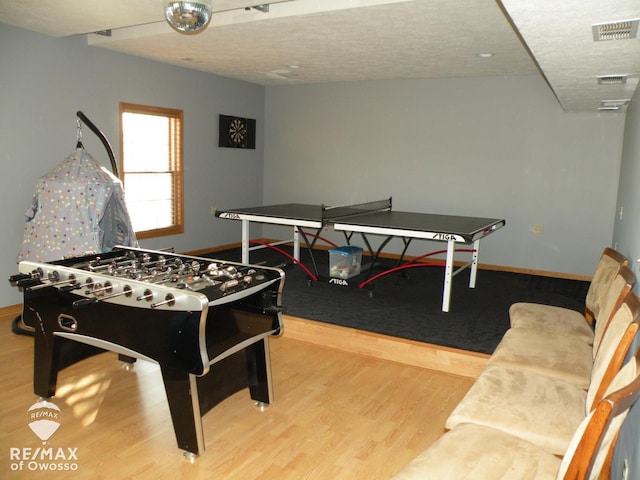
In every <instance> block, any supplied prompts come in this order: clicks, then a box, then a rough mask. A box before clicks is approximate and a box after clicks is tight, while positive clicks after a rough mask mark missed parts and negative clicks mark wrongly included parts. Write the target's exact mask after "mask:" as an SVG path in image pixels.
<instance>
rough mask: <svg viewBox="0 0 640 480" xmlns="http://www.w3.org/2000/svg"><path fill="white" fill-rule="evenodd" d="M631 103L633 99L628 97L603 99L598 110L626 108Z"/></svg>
mask: <svg viewBox="0 0 640 480" xmlns="http://www.w3.org/2000/svg"><path fill="white" fill-rule="evenodd" d="M629 103H631V100H630V99H628V98H623V99H620V100H602V101H600V106H599V107H598V110H624V109H625V108H626V107H627V105H629Z"/></svg>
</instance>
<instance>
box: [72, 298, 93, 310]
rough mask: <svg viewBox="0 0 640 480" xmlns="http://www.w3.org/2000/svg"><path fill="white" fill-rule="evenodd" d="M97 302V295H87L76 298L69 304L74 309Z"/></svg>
mask: <svg viewBox="0 0 640 480" xmlns="http://www.w3.org/2000/svg"><path fill="white" fill-rule="evenodd" d="M98 302H99V300H98V297H87V298H82V299H80V300H76V301H75V302H73V303H72V304H71V306H72V307H73V308H75V309H76V310H78V309H80V308H84V307H88V306H89V305H93V304H94V303H98Z"/></svg>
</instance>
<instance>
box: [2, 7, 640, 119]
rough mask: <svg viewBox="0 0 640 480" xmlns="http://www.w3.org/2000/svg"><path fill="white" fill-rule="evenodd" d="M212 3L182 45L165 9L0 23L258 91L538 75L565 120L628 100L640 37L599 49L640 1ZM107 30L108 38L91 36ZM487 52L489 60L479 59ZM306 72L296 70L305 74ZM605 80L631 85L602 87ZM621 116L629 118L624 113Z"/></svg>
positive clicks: (45, 13) (21, 14)
mask: <svg viewBox="0 0 640 480" xmlns="http://www.w3.org/2000/svg"><path fill="white" fill-rule="evenodd" d="M252 5H256V3H255V0H254V1H243V0H213V10H214V16H213V20H212V22H211V25H209V27H208V28H207V29H206V30H204V31H203V32H202V33H199V34H197V35H182V34H179V33H177V32H175V31H174V30H172V29H171V28H170V27H169V26H168V25H167V23H166V22H165V21H164V19H163V14H162V0H110V1H108V2H105V1H104V0H19V1H18V0H0V22H3V23H7V24H10V25H14V26H18V27H21V28H26V29H29V30H34V31H37V32H40V33H44V34H46V35H51V36H68V35H77V34H88V35H87V41H88V44H89V45H92V46H96V47H101V48H108V49H112V50H115V51H119V52H123V53H127V54H130V55H135V56H140V57H145V58H150V59H154V60H157V61H161V62H166V63H171V64H175V65H179V66H183V67H186V68H192V69H197V70H201V71H205V72H210V73H215V74H218V75H222V76H226V77H231V78H236V79H241V80H245V81H248V82H252V83H257V84H261V85H290V84H296V83H319V82H336V81H360V80H380V79H412V78H413V79H415V78H446V77H473V76H507V75H531V74H537V73H541V74H542V75H544V77H545V78H546V80H547V82H548V84H549V86H550V87H551V88H552V90H553V92H554V94H555V95H556V97H557V98H558V101H559V102H560V104H561V105H562V107H563V108H564V109H565V110H566V111H596V110H597V109H598V107H599V106H600V105H601V102H602V101H603V100H610V101H615V100H622V99H630V98H631V97H632V96H633V93H634V91H635V89H636V87H637V85H638V78H639V76H640V38H635V39H629V40H610V41H605V42H594V40H593V36H592V28H591V27H592V25H593V24H596V23H604V22H610V21H619V20H626V19H638V18H640V1H639V0H599V1H595V0H563V1H558V0H502V1H498V2H496V1H495V0H455V1H454V0H322V1H321V0H288V1H279V2H277V1H274V2H271V3H270V4H269V8H268V12H266V13H264V12H262V11H259V10H257V9H253V8H249V9H246V8H245V7H251V6H252ZM103 30H110V31H111V36H104V35H98V34H94V33H91V32H96V31H103ZM480 53H492V54H493V56H491V57H489V58H481V57H479V56H478V54H480ZM296 67H299V68H296ZM601 75H627V81H626V83H625V84H624V85H599V84H598V82H597V77H598V76H601ZM623 110H624V108H623Z"/></svg>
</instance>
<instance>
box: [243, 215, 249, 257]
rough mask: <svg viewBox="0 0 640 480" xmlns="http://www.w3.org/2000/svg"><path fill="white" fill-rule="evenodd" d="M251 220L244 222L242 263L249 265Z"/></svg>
mask: <svg viewBox="0 0 640 480" xmlns="http://www.w3.org/2000/svg"><path fill="white" fill-rule="evenodd" d="M250 225H251V222H250V221H249V220H244V219H243V220H242V263H245V264H246V263H249V227H250Z"/></svg>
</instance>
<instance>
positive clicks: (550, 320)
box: [509, 247, 629, 344]
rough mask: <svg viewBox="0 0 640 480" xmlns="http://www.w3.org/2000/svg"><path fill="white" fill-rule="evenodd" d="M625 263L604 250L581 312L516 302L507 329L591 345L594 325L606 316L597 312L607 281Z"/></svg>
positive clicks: (618, 254)
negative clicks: (555, 336)
mask: <svg viewBox="0 0 640 480" xmlns="http://www.w3.org/2000/svg"><path fill="white" fill-rule="evenodd" d="M628 264H629V260H627V258H625V257H624V256H623V255H621V254H620V253H618V252H617V251H615V250H614V249H612V248H608V247H607V248H605V249H604V251H603V252H602V255H601V257H600V260H599V261H598V265H597V266H596V271H595V273H594V275H593V278H592V280H591V284H590V285H589V290H588V291H587V297H586V299H585V309H584V313H580V312H576V311H575V310H571V309H567V308H562V307H556V306H553V305H544V304H539V303H527V302H518V303H514V304H513V305H511V308H510V309H509V317H510V321H511V327H524V328H534V329H539V330H542V331H545V332H549V333H552V334H559V335H567V336H570V337H571V338H575V339H581V340H583V341H584V342H586V343H589V344H591V343H593V340H594V330H593V328H594V323H596V324H597V322H598V320H601V321H605V322H606V320H607V319H606V318H602V317H606V314H605V315H602V314H601V309H602V308H603V307H604V306H605V303H606V301H607V292H608V290H609V287H610V285H611V282H612V281H613V279H614V278H615V276H616V274H617V273H618V271H619V270H620V268H621V267H622V266H627V265H628Z"/></svg>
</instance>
